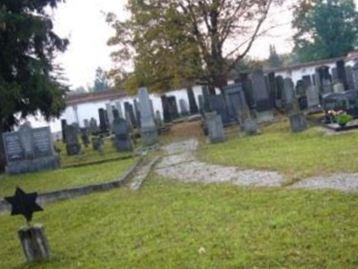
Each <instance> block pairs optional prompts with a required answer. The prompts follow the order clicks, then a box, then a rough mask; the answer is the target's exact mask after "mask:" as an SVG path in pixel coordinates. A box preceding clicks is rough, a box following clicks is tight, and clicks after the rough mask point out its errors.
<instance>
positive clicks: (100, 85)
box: [92, 67, 109, 92]
mask: <svg viewBox="0 0 358 269" xmlns="http://www.w3.org/2000/svg"><path fill="white" fill-rule="evenodd" d="M108 88H109V83H108V78H107V74H106V72H104V71H103V69H102V68H101V67H98V68H97V69H96V78H95V80H94V85H93V88H92V90H93V91H94V92H101V91H105V90H108Z"/></svg>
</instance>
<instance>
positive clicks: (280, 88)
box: [275, 76, 285, 109]
mask: <svg viewBox="0 0 358 269" xmlns="http://www.w3.org/2000/svg"><path fill="white" fill-rule="evenodd" d="M276 85H277V95H276V99H275V106H276V107H277V108H280V109H282V108H283V104H282V103H283V102H282V96H283V92H284V89H285V87H284V80H283V77H282V76H277V77H276Z"/></svg>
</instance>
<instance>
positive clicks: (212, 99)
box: [208, 94, 232, 125]
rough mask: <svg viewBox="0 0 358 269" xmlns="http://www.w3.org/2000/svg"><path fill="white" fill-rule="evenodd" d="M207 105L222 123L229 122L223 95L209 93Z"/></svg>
mask: <svg viewBox="0 0 358 269" xmlns="http://www.w3.org/2000/svg"><path fill="white" fill-rule="evenodd" d="M208 100H209V106H210V109H211V111H215V112H216V113H217V114H218V115H219V116H220V117H221V120H222V123H223V124H224V125H227V124H229V123H231V122H232V121H231V119H230V115H229V112H228V109H227V106H226V102H225V99H224V97H223V96H222V95H221V94H220V95H209V96H208Z"/></svg>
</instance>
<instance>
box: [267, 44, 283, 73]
mask: <svg viewBox="0 0 358 269" xmlns="http://www.w3.org/2000/svg"><path fill="white" fill-rule="evenodd" d="M267 63H268V65H269V67H271V68H277V67H280V66H282V63H283V61H282V59H281V57H280V56H279V55H278V54H277V52H276V47H275V46H274V45H270V56H269V58H268V60H267Z"/></svg>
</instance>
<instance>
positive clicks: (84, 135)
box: [81, 127, 91, 148]
mask: <svg viewBox="0 0 358 269" xmlns="http://www.w3.org/2000/svg"><path fill="white" fill-rule="evenodd" d="M81 140H82V144H83V145H85V147H86V148H87V147H88V145H89V144H90V143H91V142H90V137H89V129H88V128H86V127H85V128H81Z"/></svg>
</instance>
